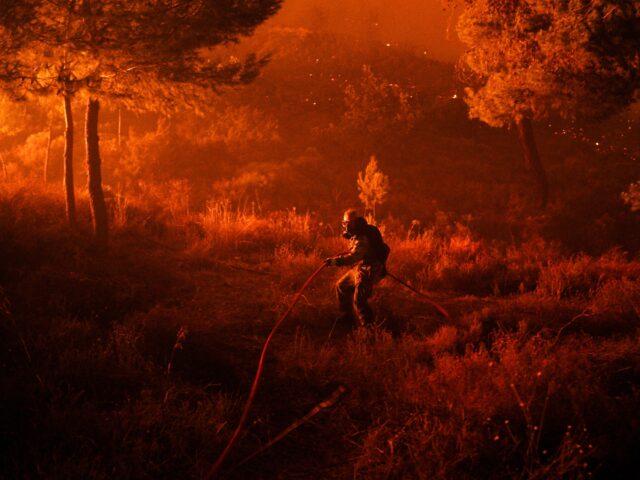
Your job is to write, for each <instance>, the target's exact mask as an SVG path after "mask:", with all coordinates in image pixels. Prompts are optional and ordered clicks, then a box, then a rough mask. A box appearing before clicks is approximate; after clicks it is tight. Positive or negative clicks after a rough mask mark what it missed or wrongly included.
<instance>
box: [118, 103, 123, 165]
mask: <svg viewBox="0 0 640 480" xmlns="http://www.w3.org/2000/svg"><path fill="white" fill-rule="evenodd" d="M121 147H122V108H121V107H118V154H120V149H121Z"/></svg>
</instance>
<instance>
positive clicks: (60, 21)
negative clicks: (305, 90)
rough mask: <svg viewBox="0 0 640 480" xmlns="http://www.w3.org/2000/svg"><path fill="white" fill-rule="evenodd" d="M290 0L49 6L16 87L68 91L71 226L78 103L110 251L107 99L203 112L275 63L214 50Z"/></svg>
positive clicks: (144, 0) (24, 51) (33, 25)
mask: <svg viewBox="0 0 640 480" xmlns="http://www.w3.org/2000/svg"><path fill="white" fill-rule="evenodd" d="M280 3H281V0H184V1H181V2H176V1H175V0H103V1H91V0H59V1H56V2H42V3H41V4H39V5H38V8H36V9H35V14H34V20H33V21H31V22H30V23H29V34H30V41H29V42H28V45H26V46H23V47H21V48H20V49H19V58H20V63H19V67H20V69H21V70H20V72H19V74H18V75H17V76H16V78H17V80H16V81H15V82H14V85H13V87H14V89H15V90H17V91H24V92H30V93H38V94H53V93H56V94H58V95H61V96H62V98H63V101H64V102H63V103H64V107H65V119H66V124H67V130H66V134H65V139H66V142H65V165H66V167H67V168H66V173H65V184H66V192H67V213H68V216H69V222H70V223H71V224H73V223H74V222H75V207H74V201H73V173H72V161H73V159H72V152H73V117H72V109H71V105H72V100H73V98H74V97H76V96H78V95H80V96H82V98H83V99H84V100H85V101H86V102H87V116H86V129H85V130H86V146H87V169H88V174H89V192H90V195H91V206H92V218H93V220H94V231H95V233H96V240H97V242H98V245H99V246H100V247H101V248H104V247H106V239H107V236H106V232H107V230H108V229H107V226H106V224H104V225H102V224H101V225H99V223H100V222H106V218H107V215H106V208H105V206H104V199H103V198H102V187H101V185H100V182H98V181H97V179H96V178H93V179H92V175H94V176H95V175H98V177H99V172H100V166H99V165H100V159H99V143H98V142H99V137H98V111H99V107H100V100H101V99H112V100H117V101H119V102H120V103H121V104H123V105H131V106H135V107H136V108H139V109H141V108H164V109H171V108H175V107H176V106H177V105H190V106H192V107H195V108H197V106H198V102H201V101H202V100H203V99H204V98H206V96H207V95H210V94H211V93H212V92H213V93H215V92H216V91H217V90H218V89H219V88H220V87H221V86H232V85H237V84H241V83H245V82H248V81H250V80H251V79H253V78H254V77H255V76H256V75H257V73H258V71H259V68H260V67H261V66H262V65H263V64H264V63H265V61H266V59H264V58H263V59H258V58H256V57H255V56H249V57H248V58H247V59H246V60H244V61H240V60H238V59H231V60H230V61H221V60H220V59H218V58H217V56H216V54H215V51H214V48H215V47H216V46H218V45H223V44H226V43H230V42H234V41H237V39H238V38H239V36H241V35H248V34H250V33H251V32H252V31H253V29H255V27H256V26H257V25H259V24H260V23H261V22H263V21H264V20H265V19H266V18H268V17H269V16H270V15H272V14H273V13H275V12H276V11H277V9H278V8H279V6H280Z"/></svg>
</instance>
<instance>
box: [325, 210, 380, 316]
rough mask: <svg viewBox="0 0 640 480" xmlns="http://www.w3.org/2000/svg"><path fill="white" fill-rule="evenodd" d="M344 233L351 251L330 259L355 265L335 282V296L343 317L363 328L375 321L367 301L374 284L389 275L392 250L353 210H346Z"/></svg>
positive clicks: (338, 264)
mask: <svg viewBox="0 0 640 480" xmlns="http://www.w3.org/2000/svg"><path fill="white" fill-rule="evenodd" d="M342 236H343V237H344V238H346V239H348V240H349V247H350V248H349V251H348V252H347V253H345V254H343V255H336V256H334V257H330V258H327V259H326V260H325V261H324V263H325V264H326V265H328V266H331V267H342V266H349V267H351V266H353V268H351V269H350V270H349V271H348V272H347V273H345V274H344V275H343V276H342V277H341V278H340V280H338V283H337V284H336V295H337V297H338V303H339V305H340V310H341V311H342V316H341V317H342V318H345V319H349V320H351V321H353V320H356V321H357V323H358V325H359V326H361V327H364V326H367V325H371V324H372V323H373V310H371V307H370V306H369V303H368V300H369V297H371V294H372V293H373V286H374V285H375V284H376V283H378V282H379V281H380V280H382V279H383V278H384V276H385V275H386V269H385V262H386V261H387V257H388V256H389V252H390V249H389V247H388V246H387V244H385V243H384V241H383V239H382V235H381V234H380V230H378V228H377V227H375V226H374V225H369V224H368V223H367V221H366V220H365V219H364V218H363V217H360V216H359V215H358V212H357V211H356V210H354V209H349V210H347V211H346V212H344V216H343V217H342Z"/></svg>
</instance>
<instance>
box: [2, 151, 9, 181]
mask: <svg viewBox="0 0 640 480" xmlns="http://www.w3.org/2000/svg"><path fill="white" fill-rule="evenodd" d="M0 163H2V173H3V175H4V179H5V181H6V180H9V172H8V171H7V162H6V161H5V159H4V154H3V153H2V152H0Z"/></svg>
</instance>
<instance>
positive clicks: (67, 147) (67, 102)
mask: <svg viewBox="0 0 640 480" xmlns="http://www.w3.org/2000/svg"><path fill="white" fill-rule="evenodd" d="M64 121H65V131H64V189H65V193H66V207H67V220H68V221H69V226H71V227H72V228H73V227H75V226H76V197H75V192H74V188H73V112H72V110H71V97H70V96H69V95H65V96H64Z"/></svg>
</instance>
